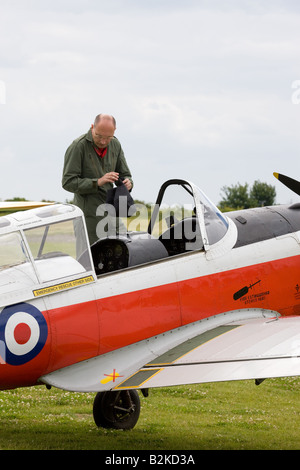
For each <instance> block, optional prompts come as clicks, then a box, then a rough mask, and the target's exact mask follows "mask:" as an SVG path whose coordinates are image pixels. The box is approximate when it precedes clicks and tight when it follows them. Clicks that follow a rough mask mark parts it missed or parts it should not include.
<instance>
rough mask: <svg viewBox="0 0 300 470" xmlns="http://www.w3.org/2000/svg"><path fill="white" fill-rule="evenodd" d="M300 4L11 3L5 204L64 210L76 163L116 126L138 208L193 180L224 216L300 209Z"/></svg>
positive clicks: (2, 62)
mask: <svg viewBox="0 0 300 470" xmlns="http://www.w3.org/2000/svg"><path fill="white" fill-rule="evenodd" d="M299 59H300V2H299V1H298V0H260V1H258V0H109V1H108V0H49V1H48V0H0V123H1V125H0V165H1V170H0V171H1V173H0V174H1V185H0V199H2V200H5V199H8V198H12V197H25V198H26V199H29V200H41V199H47V200H54V201H58V202H65V201H66V200H70V199H72V194H71V193H68V192H66V191H65V190H63V189H62V187H61V176H62V168H63V160H64V154H65V151H66V149H67V147H68V146H69V145H70V144H71V142H72V141H73V140H74V139H75V138H77V137H78V136H80V135H82V134H84V133H86V132H87V131H88V129H89V128H90V126H91V124H92V123H93V121H94V118H95V116H96V115H97V114H99V113H108V114H113V115H114V117H115V118H116V121H117V130H116V134H115V135H116V137H117V138H118V139H119V140H120V142H121V144H122V147H123V150H124V153H125V156H126V159H127V162H128V165H129V167H130V170H131V172H132V175H133V179H134V189H133V192H132V195H133V197H134V198H135V199H139V200H142V201H145V202H155V199H156V195H157V193H158V190H159V188H160V186H161V184H162V183H163V182H164V181H166V180H168V179H170V178H183V179H187V180H189V181H192V182H193V183H195V184H196V185H197V186H199V187H200V188H201V189H202V190H203V191H204V192H205V193H206V194H207V196H208V197H209V198H210V199H211V200H212V201H213V202H214V203H216V204H217V203H218V202H219V201H220V200H221V199H222V197H223V195H224V193H222V188H223V187H224V186H231V185H236V184H245V183H248V184H249V186H251V185H252V184H253V183H254V181H255V180H259V181H261V182H266V183H268V184H272V185H273V186H275V188H276V193H277V198H276V202H277V203H279V204H290V203H292V202H297V201H298V199H299V197H298V196H296V195H295V194H294V193H292V192H291V191H290V190H289V189H287V188H285V187H284V186H283V185H282V184H281V183H279V181H278V180H276V179H275V178H274V176H273V172H274V171H275V172H279V173H283V174H286V175H288V176H290V177H293V178H295V179H299V180H300V160H299V153H300V60H299Z"/></svg>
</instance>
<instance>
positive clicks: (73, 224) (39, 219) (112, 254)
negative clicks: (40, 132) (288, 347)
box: [0, 179, 235, 304]
mask: <svg viewBox="0 0 300 470" xmlns="http://www.w3.org/2000/svg"><path fill="white" fill-rule="evenodd" d="M102 222H103V223H104V224H105V222H106V220H105V217H104V218H103V220H102ZM233 226H234V227H235V225H234V224H233V223H232V222H231V221H230V219H227V218H226V217H225V216H224V215H223V214H222V213H221V212H220V211H219V210H218V209H217V208H216V206H215V205H214V204H213V203H211V202H210V201H209V200H208V199H207V197H206V196H205V195H204V194H203V193H202V191H201V190H200V189H199V188H197V187H196V186H195V185H194V184H192V183H190V182H188V181H185V180H178V179H176V180H169V181H167V182H165V183H164V184H163V185H162V187H161V189H160V191H159V194H158V197H157V200H156V203H155V204H154V205H152V206H151V207H149V206H146V205H145V204H136V213H135V214H134V215H133V216H132V217H130V218H125V220H123V222H122V224H121V225H119V227H121V230H119V231H118V233H116V232H115V233H110V234H106V235H105V236H103V237H101V238H99V240H98V241H97V242H96V243H94V244H93V245H92V246H91V247H89V246H88V236H87V231H86V226H85V223H84V217H83V214H82V212H81V210H80V209H79V208H77V207H76V206H73V205H68V204H54V205H49V206H46V207H42V208H37V209H32V210H27V211H24V212H15V213H14V214H10V215H8V216H3V217H0V298H1V302H3V303H4V304H7V303H9V302H10V301H11V298H12V297H13V300H14V302H18V301H21V300H23V299H24V298H29V297H30V296H31V297H32V295H34V296H38V295H44V294H46V293H51V292H57V291H59V290H60V289H64V288H68V287H74V286H76V285H82V283H85V282H93V281H95V280H96V278H95V276H94V275H95V273H96V275H97V276H100V275H106V274H110V273H113V272H116V271H119V270H121V269H126V268H132V267H135V266H142V265H145V264H149V263H152V262H155V261H158V260H167V259H170V258H174V257H176V256H182V255H185V254H186V253H191V252H197V253H203V254H205V256H206V257H207V258H209V256H211V253H216V252H217V250H216V247H219V246H220V244H222V249H223V248H224V246H223V245H224V243H225V244H226V243H227V244H228V242H226V240H228V238H230V237H228V232H230V230H234V229H232V227H233ZM230 227H231V229H230ZM233 238H234V237H233ZM224 241H225V242H224ZM234 241H235V240H231V242H230V243H231V244H232V243H234Z"/></svg>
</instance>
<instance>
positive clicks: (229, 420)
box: [0, 378, 300, 451]
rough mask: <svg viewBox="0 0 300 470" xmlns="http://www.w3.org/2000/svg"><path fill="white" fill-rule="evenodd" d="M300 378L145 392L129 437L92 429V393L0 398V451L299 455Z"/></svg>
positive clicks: (29, 392) (41, 390) (41, 391)
mask: <svg viewBox="0 0 300 470" xmlns="http://www.w3.org/2000/svg"><path fill="white" fill-rule="evenodd" d="M299 385H300V378H285V379H272V380H268V381H265V382H263V383H262V384H261V385H259V386H256V385H255V384H254V382H253V381H244V382H226V383H216V384H204V385H192V386H184V387H174V388H173V387H172V388H166V389H153V390H150V394H149V397H148V398H144V397H143V396H142V395H140V397H141V415H140V419H139V421H138V423H137V425H136V426H135V428H134V429H132V430H131V431H117V430H105V429H102V428H97V427H96V426H95V424H94V420H93V417H92V405H93V399H94V395H93V394H79V393H71V392H64V391H61V390H57V389H51V390H47V389H46V388H45V387H44V386H39V387H32V388H28V389H18V390H11V391H3V392H0V450H17V449H18V450H96V449H97V450H116V451H117V450H152V451H155V450H156V451H159V450H222V449H223V450H230V449H231V450H247V449H248V450H254V449H256V450H280V449H282V450H298V449H299V448H300V406H299Z"/></svg>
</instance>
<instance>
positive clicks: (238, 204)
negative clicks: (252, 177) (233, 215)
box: [219, 180, 276, 212]
mask: <svg viewBox="0 0 300 470" xmlns="http://www.w3.org/2000/svg"><path fill="white" fill-rule="evenodd" d="M221 191H222V192H223V193H224V196H223V199H222V200H221V201H220V203H219V208H220V210H221V211H223V212H227V211H232V210H239V209H249V208H251V207H260V206H271V205H273V204H274V202H275V198H276V190H275V187H274V186H271V185H269V184H267V183H261V182H260V181H258V180H257V181H255V182H254V183H253V186H252V187H251V188H250V187H249V185H248V184H247V183H245V184H244V185H242V184H240V183H238V184H236V185H232V186H223V188H222V189H221Z"/></svg>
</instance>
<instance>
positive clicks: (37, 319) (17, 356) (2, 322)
mask: <svg viewBox="0 0 300 470" xmlns="http://www.w3.org/2000/svg"><path fill="white" fill-rule="evenodd" d="M47 337H48V327H47V323H46V320H45V318H44V316H43V314H42V313H41V312H40V311H39V310H38V309H37V308H36V307H34V306H33V305H30V304H26V303H20V304H16V305H12V306H10V307H5V308H4V309H3V310H2V312H1V314H0V346H1V347H0V352H1V356H2V359H3V360H4V361H5V362H6V363H7V364H10V365H13V366H18V365H22V364H25V363H26V362H28V361H31V360H32V359H34V358H35V357H36V356H37V355H38V354H39V353H40V352H41V350H42V349H43V347H44V345H45V343H46V340H47Z"/></svg>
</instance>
